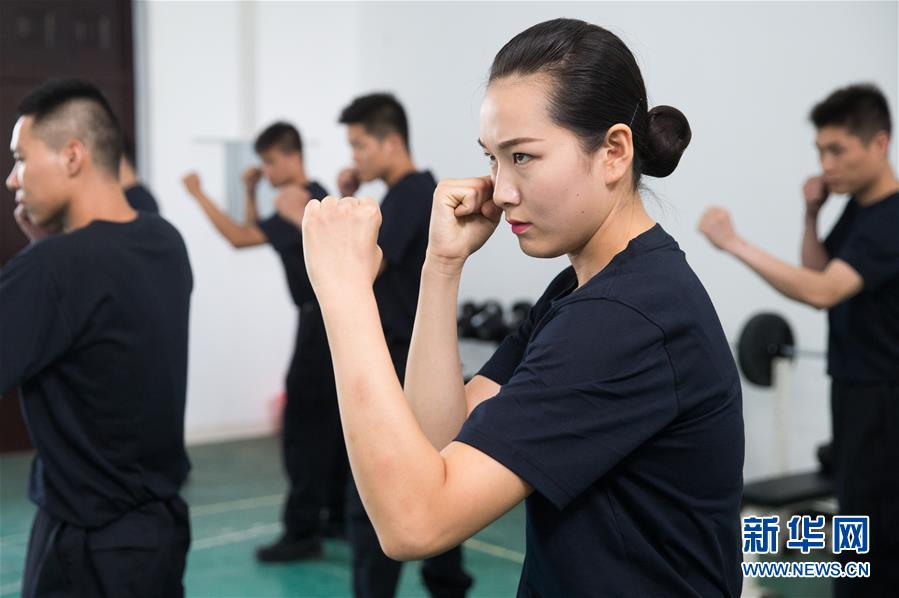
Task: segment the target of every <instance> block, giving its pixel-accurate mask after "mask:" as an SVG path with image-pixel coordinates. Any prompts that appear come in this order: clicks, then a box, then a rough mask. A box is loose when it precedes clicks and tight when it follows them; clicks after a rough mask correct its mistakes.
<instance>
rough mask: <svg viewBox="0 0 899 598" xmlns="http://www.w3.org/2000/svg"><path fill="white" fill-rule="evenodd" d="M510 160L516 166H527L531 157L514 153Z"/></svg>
mask: <svg viewBox="0 0 899 598" xmlns="http://www.w3.org/2000/svg"><path fill="white" fill-rule="evenodd" d="M512 160H513V161H514V162H515V163H516V164H527V163H528V162H530V160H531V156H530V155H528V154H521V153H515V154H512Z"/></svg>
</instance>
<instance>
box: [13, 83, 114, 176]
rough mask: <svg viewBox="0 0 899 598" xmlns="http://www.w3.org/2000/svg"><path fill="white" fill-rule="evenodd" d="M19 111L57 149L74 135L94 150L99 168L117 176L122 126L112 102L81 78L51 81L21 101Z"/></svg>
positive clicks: (92, 152) (37, 134) (93, 153)
mask: <svg viewBox="0 0 899 598" xmlns="http://www.w3.org/2000/svg"><path fill="white" fill-rule="evenodd" d="M19 114H20V115H21V116H30V117H31V118H32V119H34V125H33V129H34V132H35V135H36V136H38V137H40V138H41V139H42V140H43V141H44V142H45V143H47V144H48V145H49V146H50V147H53V148H54V149H59V148H60V147H62V145H63V144H64V143H66V142H67V141H68V140H69V139H71V138H72V137H75V138H76V139H78V140H80V141H81V142H82V143H83V144H84V145H85V147H87V148H88V150H89V151H90V152H91V155H92V156H93V160H94V163H95V164H96V165H97V167H98V168H100V169H102V170H105V171H106V172H108V173H109V174H112V175H114V176H116V177H118V173H119V159H120V158H121V155H122V129H121V127H120V126H119V121H118V120H117V119H116V117H115V114H114V113H113V111H112V108H111V107H110V105H109V102H108V101H107V100H106V97H105V96H104V95H103V93H102V92H101V91H100V90H99V89H97V88H96V87H95V86H94V85H92V84H90V83H88V82H87V81H82V80H80V79H57V80H50V81H47V82H45V83H43V84H42V85H40V86H38V87H37V88H36V89H34V90H33V91H32V92H31V93H29V94H28V95H27V96H26V97H25V99H23V100H22V101H21V102H20V103H19Z"/></svg>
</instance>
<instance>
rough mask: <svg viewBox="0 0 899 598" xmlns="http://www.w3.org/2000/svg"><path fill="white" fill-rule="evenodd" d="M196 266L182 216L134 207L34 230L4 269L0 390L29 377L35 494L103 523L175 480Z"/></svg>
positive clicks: (163, 493) (25, 394) (26, 390)
mask: <svg viewBox="0 0 899 598" xmlns="http://www.w3.org/2000/svg"><path fill="white" fill-rule="evenodd" d="M192 287H193V278H192V274H191V269H190V263H189V261H188V257H187V250H186V248H185V246H184V242H183V240H182V239H181V235H179V234H178V232H177V231H176V230H175V228H174V227H173V226H172V225H171V224H169V223H168V222H166V221H165V220H163V219H162V218H160V217H159V216H156V215H154V214H147V213H144V212H138V217H137V219H135V220H133V221H131V222H128V223H114V222H108V221H94V222H92V223H91V224H89V225H88V226H86V227H84V228H81V229H78V230H75V231H73V232H71V233H68V234H62V235H56V236H53V237H49V238H47V239H44V240H42V241H39V242H36V243H32V244H31V245H29V246H28V247H26V248H25V249H24V250H22V251H21V252H20V253H19V254H18V255H16V256H15V257H14V258H13V259H12V260H11V261H10V262H9V263H8V264H7V265H6V266H5V267H4V269H3V270H2V272H0V393H2V392H5V391H7V390H9V389H10V388H12V387H14V386H16V385H21V389H22V392H21V401H22V412H23V414H24V417H25V423H26V425H27V426H28V431H29V433H30V435H31V440H32V442H33V443H34V446H35V448H36V449H37V456H36V457H35V460H34V463H33V466H32V470H31V481H30V488H29V495H30V497H31V499H32V500H33V501H34V502H35V503H37V505H39V506H40V507H41V508H42V509H44V510H45V511H46V512H48V513H49V514H50V515H52V516H53V517H56V518H57V519H61V520H63V521H66V522H68V523H71V524H75V525H78V526H82V527H90V528H92V527H100V526H103V525H105V524H107V523H109V522H111V521H113V520H115V519H117V518H118V517H120V516H122V515H124V514H125V513H127V512H128V511H130V510H132V509H135V508H137V507H139V506H140V505H143V504H145V503H147V502H151V501H153V500H165V499H169V498H172V497H173V496H176V495H177V494H178V491H179V489H180V487H181V484H182V482H183V481H184V479H185V477H186V475H187V472H188V470H189V469H190V463H189V462H188V459H187V454H186V453H185V450H184V402H185V393H186V385H187V335H188V311H189V303H190V293H191V289H192Z"/></svg>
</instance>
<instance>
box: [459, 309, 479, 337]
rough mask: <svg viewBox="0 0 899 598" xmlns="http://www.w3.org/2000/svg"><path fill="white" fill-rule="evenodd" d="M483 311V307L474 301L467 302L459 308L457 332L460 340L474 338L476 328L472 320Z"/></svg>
mask: <svg viewBox="0 0 899 598" xmlns="http://www.w3.org/2000/svg"><path fill="white" fill-rule="evenodd" d="M480 310H481V306H480V305H478V304H477V303H474V302H473V301H466V302H465V303H463V304H461V305H460V306H459V312H458V315H457V316H456V331H457V333H458V335H459V338H474V336H475V334H474V327H473V326H472V325H471V318H472V316H474V315H475V314H476V313H478V312H479V311H480Z"/></svg>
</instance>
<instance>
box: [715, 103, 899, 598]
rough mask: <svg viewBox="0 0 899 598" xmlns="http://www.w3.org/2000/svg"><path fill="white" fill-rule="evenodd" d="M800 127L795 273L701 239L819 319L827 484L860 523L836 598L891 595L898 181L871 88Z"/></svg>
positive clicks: (885, 122)
mask: <svg viewBox="0 0 899 598" xmlns="http://www.w3.org/2000/svg"><path fill="white" fill-rule="evenodd" d="M811 120H812V122H813V123H814V125H815V128H816V129H817V139H816V145H817V147H818V152H819V154H820V159H821V167H822V169H823V174H822V175H821V176H816V177H812V178H810V179H808V180H807V181H806V184H805V189H804V193H805V201H806V217H805V232H804V235H803V241H802V267H795V266H791V265H789V264H786V263H784V262H781V261H780V260H778V259H777V258H775V257H773V256H771V255H769V254H766V253H764V252H763V251H761V250H760V249H758V248H756V247H753V246H752V245H750V244H749V243H747V242H746V241H744V240H743V239H741V238H740V237H738V236H737V235H736V233H735V232H734V230H733V227H732V226H731V223H730V220H729V217H728V215H727V213H726V212H724V211H723V210H720V209H718V208H713V209H711V210H709V211H708V212H707V213H706V215H705V216H704V217H703V220H702V222H701V224H700V228H701V230H702V231H703V232H704V233H705V234H706V235H707V236H708V237H709V239H710V240H711V241H712V243H714V244H715V245H716V246H717V247H719V248H721V249H724V250H725V251H728V252H730V253H732V254H733V255H734V256H736V257H737V258H738V259H740V260H741V261H743V262H744V263H746V264H747V265H748V266H749V267H751V268H752V269H753V270H755V271H756V272H757V273H758V274H760V275H761V276H762V277H763V278H764V279H765V280H766V281H767V282H768V283H769V284H771V285H772V286H773V287H774V288H775V289H777V290H778V291H780V292H781V293H783V294H784V295H786V296H788V297H790V298H792V299H796V300H798V301H802V302H804V303H807V304H809V305H811V306H813V307H816V308H818V309H826V310H828V320H829V324H830V325H829V338H828V368H827V372H828V374H830V376H831V379H832V387H831V409H832V419H833V450H834V472H835V482H836V494H837V500H838V502H839V505H840V511H841V513H842V514H845V515H865V516H869V517H870V523H869V525H870V553H868V554H857V553H852V552H841V553H840V557H839V558H840V560H842V561H845V560H853V561H867V562H870V564H871V577H870V578H868V579H865V578H859V579H852V578H839V579H836V580H835V584H834V587H835V594H836V595H837V596H865V597H869V596H896V595H899V568H897V567H896V563H897V562H899V180H897V179H896V175H895V173H894V170H893V168H892V166H891V165H890V163H889V157H888V156H889V146H890V135H891V129H892V127H891V122H890V113H889V108H888V107H887V101H886V98H884V96H883V94H882V93H881V92H880V90H878V89H877V88H875V87H873V86H870V85H853V86H849V87H846V88H843V89H839V90H837V91H835V92H834V93H832V94H831V95H830V96H829V97H828V98H827V99H825V100H824V101H823V102H821V103H820V104H818V105H817V106H815V108H814V109H813V110H812V113H811ZM830 193H845V194H848V195H850V199H849V202H848V203H847V204H846V207H845V209H844V211H843V214H842V216H841V217H840V219H839V221H838V222H837V224H836V225H835V226H834V228H833V230H832V231H831V233H830V235H828V237H827V238H826V239H825V240H824V241H821V240H820V238H819V236H818V230H817V217H818V212H819V210H820V209H821V206H822V204H823V203H824V202H825V201H826V200H827V197H828V196H829V195H830Z"/></svg>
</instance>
